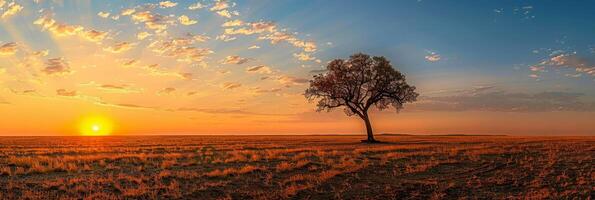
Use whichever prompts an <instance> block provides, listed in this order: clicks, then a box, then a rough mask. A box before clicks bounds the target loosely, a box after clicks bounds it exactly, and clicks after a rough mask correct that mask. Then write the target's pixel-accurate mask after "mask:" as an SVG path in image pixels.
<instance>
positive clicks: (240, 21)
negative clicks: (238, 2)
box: [221, 19, 244, 27]
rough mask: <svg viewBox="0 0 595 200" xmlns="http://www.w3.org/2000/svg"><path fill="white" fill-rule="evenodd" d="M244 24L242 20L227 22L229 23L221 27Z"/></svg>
mask: <svg viewBox="0 0 595 200" xmlns="http://www.w3.org/2000/svg"><path fill="white" fill-rule="evenodd" d="M243 24H244V22H243V21H242V20H239V19H236V20H231V21H227V22H225V23H223V24H222V25H221V26H222V27H234V26H241V25H243Z"/></svg>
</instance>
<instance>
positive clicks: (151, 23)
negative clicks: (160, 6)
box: [130, 10, 174, 33]
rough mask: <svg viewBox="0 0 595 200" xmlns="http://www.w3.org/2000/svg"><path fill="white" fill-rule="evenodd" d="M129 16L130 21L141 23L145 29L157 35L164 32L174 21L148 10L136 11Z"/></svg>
mask: <svg viewBox="0 0 595 200" xmlns="http://www.w3.org/2000/svg"><path fill="white" fill-rule="evenodd" d="M130 16H131V19H132V21H134V22H136V23H143V24H145V27H146V28H147V29H151V30H154V31H155V32H157V33H163V32H165V31H166V30H167V27H168V25H171V24H173V23H174V20H171V19H169V17H167V16H163V15H161V14H158V13H152V12H151V11H148V10H147V11H140V12H138V11H137V12H134V13H132V14H131V15H130Z"/></svg>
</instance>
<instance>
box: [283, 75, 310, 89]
mask: <svg viewBox="0 0 595 200" xmlns="http://www.w3.org/2000/svg"><path fill="white" fill-rule="evenodd" d="M277 81H279V83H281V84H283V85H285V86H291V85H302V84H306V83H308V81H309V80H308V79H305V78H298V77H294V76H288V75H282V76H279V77H278V78H277Z"/></svg>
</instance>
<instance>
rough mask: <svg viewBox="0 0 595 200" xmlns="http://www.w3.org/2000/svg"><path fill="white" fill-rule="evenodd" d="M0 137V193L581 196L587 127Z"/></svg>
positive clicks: (594, 152) (589, 194)
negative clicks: (486, 132) (576, 130)
mask: <svg viewBox="0 0 595 200" xmlns="http://www.w3.org/2000/svg"><path fill="white" fill-rule="evenodd" d="M361 138H362V136H130V137H124V136H120V137H115V136H114V137H1V138H0V186H1V187H0V199H22V198H27V199H445V198H446V199H453V198H464V199H545V198H549V199H592V198H593V196H594V194H593V191H594V190H595V182H594V181H593V180H594V179H595V171H594V170H593V166H594V163H595V162H594V157H595V137H507V136H379V137H378V139H379V140H381V141H385V143H381V144H361V143H360V142H359V140H360V139H361Z"/></svg>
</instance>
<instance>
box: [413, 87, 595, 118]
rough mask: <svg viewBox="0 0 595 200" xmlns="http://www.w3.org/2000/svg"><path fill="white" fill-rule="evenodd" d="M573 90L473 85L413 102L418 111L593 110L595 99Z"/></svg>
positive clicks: (594, 108) (423, 97) (414, 108)
mask: <svg viewBox="0 0 595 200" xmlns="http://www.w3.org/2000/svg"><path fill="white" fill-rule="evenodd" d="M583 96H584V94H582V93H572V92H557V91H556V92H539V93H510V92H505V91H499V90H496V89H495V88H494V87H486V88H480V89H479V90H478V88H474V89H471V90H465V91H461V92H456V93H454V94H450V95H446V96H422V97H420V99H419V101H418V102H416V103H414V104H412V105H411V106H412V108H411V109H413V110H420V111H491V112H550V111H579V112H583V111H588V112H593V111H595V102H586V101H583V100H581V97H583Z"/></svg>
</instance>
